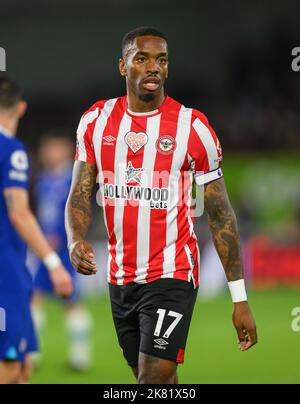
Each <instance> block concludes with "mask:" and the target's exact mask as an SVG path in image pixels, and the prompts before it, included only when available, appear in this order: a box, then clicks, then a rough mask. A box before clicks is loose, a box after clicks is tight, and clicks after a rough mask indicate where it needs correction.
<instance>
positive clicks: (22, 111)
mask: <svg viewBox="0 0 300 404" xmlns="http://www.w3.org/2000/svg"><path fill="white" fill-rule="evenodd" d="M26 110H27V102H26V101H20V102H19V104H18V117H19V118H22V116H23V115H24V114H25V112H26Z"/></svg>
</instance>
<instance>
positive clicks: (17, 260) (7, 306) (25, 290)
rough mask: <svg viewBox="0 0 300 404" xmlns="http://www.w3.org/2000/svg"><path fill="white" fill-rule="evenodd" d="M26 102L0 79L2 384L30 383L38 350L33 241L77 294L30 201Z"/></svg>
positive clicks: (62, 285)
mask: <svg viewBox="0 0 300 404" xmlns="http://www.w3.org/2000/svg"><path fill="white" fill-rule="evenodd" d="M26 107H27V104H26V102H25V101H23V99H22V93H21V90H20V88H19V86H18V84H17V83H15V82H14V81H12V80H10V79H9V78H6V77H3V78H0V316H1V318H0V326H1V328H0V384H8V383H24V382H27V381H28V379H27V376H28V365H27V363H26V358H27V354H28V353H30V352H33V351H36V350H37V342H36V337H35V333H34V328H33V322H32V318H31V314H30V301H31V293H32V279H31V277H30V275H29V272H28V271H27V268H26V265H25V259H26V246H27V245H29V246H30V247H31V248H32V249H33V250H34V251H35V252H36V254H37V255H38V256H39V257H40V258H41V259H42V260H43V261H44V263H45V265H46V266H47V268H48V270H49V271H50V273H51V280H52V282H53V284H54V287H55V290H56V291H57V293H59V294H61V295H63V296H68V295H70V293H72V282H71V277H70V276H69V273H68V272H67V271H66V269H65V268H64V267H63V265H62V263H61V260H60V259H59V257H58V255H57V254H56V253H55V252H54V251H53V249H52V248H51V247H50V245H49V243H48V242H47V241H46V239H45V237H44V235H43V233H42V231H41V229H40V227H39V225H38V223H37V221H36V219H35V217H34V215H33V214H32V211H31V209H30V207H29V203H28V192H27V185H28V157H27V153H26V151H25V149H24V146H23V144H22V142H21V141H19V140H17V139H15V135H16V131H17V127H18V123H19V119H20V118H21V117H22V116H23V114H24V113H25V111H26Z"/></svg>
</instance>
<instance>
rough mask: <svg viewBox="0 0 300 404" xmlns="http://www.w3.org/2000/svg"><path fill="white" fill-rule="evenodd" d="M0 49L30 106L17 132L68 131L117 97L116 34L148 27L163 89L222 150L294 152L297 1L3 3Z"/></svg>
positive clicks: (298, 100)
mask: <svg viewBox="0 0 300 404" xmlns="http://www.w3.org/2000/svg"><path fill="white" fill-rule="evenodd" d="M0 7H1V8H0V46H2V47H4V48H5V49H6V52H7V69H8V72H9V74H11V75H12V76H13V77H16V78H17V79H18V80H19V81H20V82H21V83H22V85H23V86H24V89H25V94H26V97H27V98H28V100H29V101H30V109H29V113H28V114H27V116H26V118H25V119H24V121H23V122H22V133H24V136H26V141H27V140H28V142H30V143H31V144H32V145H33V146H34V144H36V138H37V137H38V136H40V134H41V132H43V131H44V130H45V129H51V128H53V127H58V126H59V127H61V126H64V127H66V128H67V129H68V130H69V131H73V132H74V131H75V129H76V125H77V122H78V120H79V117H80V115H81V113H82V112H83V111H84V110H85V109H86V108H87V107H89V106H90V104H91V103H93V102H95V101H96V100H98V99H101V98H102V99H103V98H113V97H116V96H119V95H120V94H124V91H125V87H124V82H123V80H122V78H121V77H120V75H119V72H118V58H119V56H120V42H121V39H122V36H123V35H124V34H125V33H126V32H127V31H129V30H131V29H132V28H134V27H136V26H140V25H154V26H156V27H158V28H159V29H160V30H162V31H163V32H164V33H165V34H166V35H167V37H168V38H169V51H170V80H169V82H168V84H167V92H168V93H169V94H170V95H171V96H173V97H174V98H177V99H179V100H180V101H181V102H183V103H185V104H186V105H187V106H194V107H196V108H199V109H200V110H202V111H203V112H204V113H206V114H207V115H208V116H209V118H210V120H211V121H212V123H213V125H214V127H215V129H216V131H217V133H218V134H219V136H220V137H221V139H222V143H223V144H224V146H225V148H226V149H227V150H228V149H238V150H247V151H249V150H250V149H256V150H261V149H263V150H267V149H268V150H274V149H279V150H282V148H286V149H288V148H290V149H295V148H299V147H300V136H299V127H300V125H299V120H300V118H299V113H298V111H299V107H300V91H299V90H300V73H299V74H297V73H295V72H293V71H292V69H291V60H292V56H291V50H292V48H294V47H295V46H297V45H299V44H300V41H299V36H300V35H299V18H300V17H299V15H300V3H299V2H298V1H291V0H288V1H285V2H282V1H280V0H275V1H266V0H262V1H243V2H240V1H232V0H230V1H226V2H225V1H199V0H198V1H197V0H185V1H184V2H170V1H167V0H160V1H158V0H153V1H151V2H150V3H146V2H142V1H139V0H119V1H118V0H85V1H84V2H82V1H79V0H52V1H51V2H50V1H47V2H45V1H43V2H40V1H38V0H28V1H26V2H20V1H17V0H1V6H0Z"/></svg>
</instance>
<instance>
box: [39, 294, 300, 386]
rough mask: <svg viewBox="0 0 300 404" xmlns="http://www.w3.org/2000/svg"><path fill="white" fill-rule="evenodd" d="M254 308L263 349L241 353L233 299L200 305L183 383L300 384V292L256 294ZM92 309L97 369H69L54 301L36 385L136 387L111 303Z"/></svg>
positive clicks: (90, 302) (91, 302) (93, 301)
mask: <svg viewBox="0 0 300 404" xmlns="http://www.w3.org/2000/svg"><path fill="white" fill-rule="evenodd" d="M250 303H251V307H252V310H253V312H254V314H255V319H256V322H257V327H258V335H259V344H258V345H257V346H256V347H255V348H253V349H252V350H250V351H248V352H244V353H241V352H239V350H238V348H237V342H236V340H237V337H236V334H235V331H234V329H233V326H232V325H231V312H232V304H231V302H230V298H229V296H228V295H227V294H226V295H224V296H221V297H219V298H217V299H216V300H214V301H210V302H202V301H201V300H199V301H197V303H196V309H195V311H194V315H193V319H192V324H191V328H190V334H189V339H188V344H187V350H186V356H185V363H184V365H180V366H179V372H178V373H179V382H180V383H197V384H198V383H300V332H294V331H293V330H292V327H291V323H292V320H293V317H292V316H291V311H292V309H293V308H294V307H300V292H299V290H286V289H277V290H273V291H259V292H252V293H250ZM86 305H87V307H88V308H89V309H90V310H91V313H92V315H93V318H94V321H95V328H94V335H93V340H94V348H93V353H94V354H93V356H94V364H93V367H92V369H91V370H90V371H89V372H87V373H84V374H76V373H74V372H72V371H71V370H69V369H68V368H67V366H66V358H67V354H66V348H67V340H66V336H65V334H64V327H63V315H62V311H61V307H60V305H58V304H57V303H56V302H53V301H52V302H48V303H47V310H48V326H47V329H46V332H45V340H44V357H43V363H42V365H41V367H40V368H39V369H38V370H37V371H36V372H35V374H34V375H33V378H32V383H76V384H79V383H97V384H101V383H109V384H114V383H135V380H134V378H133V376H132V374H131V371H130V369H129V368H128V367H127V365H126V363H125V360H124V359H123V356H122V353H121V349H120V348H119V346H118V343H117V338H116V335H115V331H114V327H113V322H112V318H111V313H110V306H109V301H108V298H107V297H106V296H103V297H96V298H89V299H87V300H86Z"/></svg>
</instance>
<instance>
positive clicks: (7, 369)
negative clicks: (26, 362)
mask: <svg viewBox="0 0 300 404" xmlns="http://www.w3.org/2000/svg"><path fill="white" fill-rule="evenodd" d="M21 368H22V364H21V363H20V362H18V361H0V384H16V383H19V380H20V376H21Z"/></svg>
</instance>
